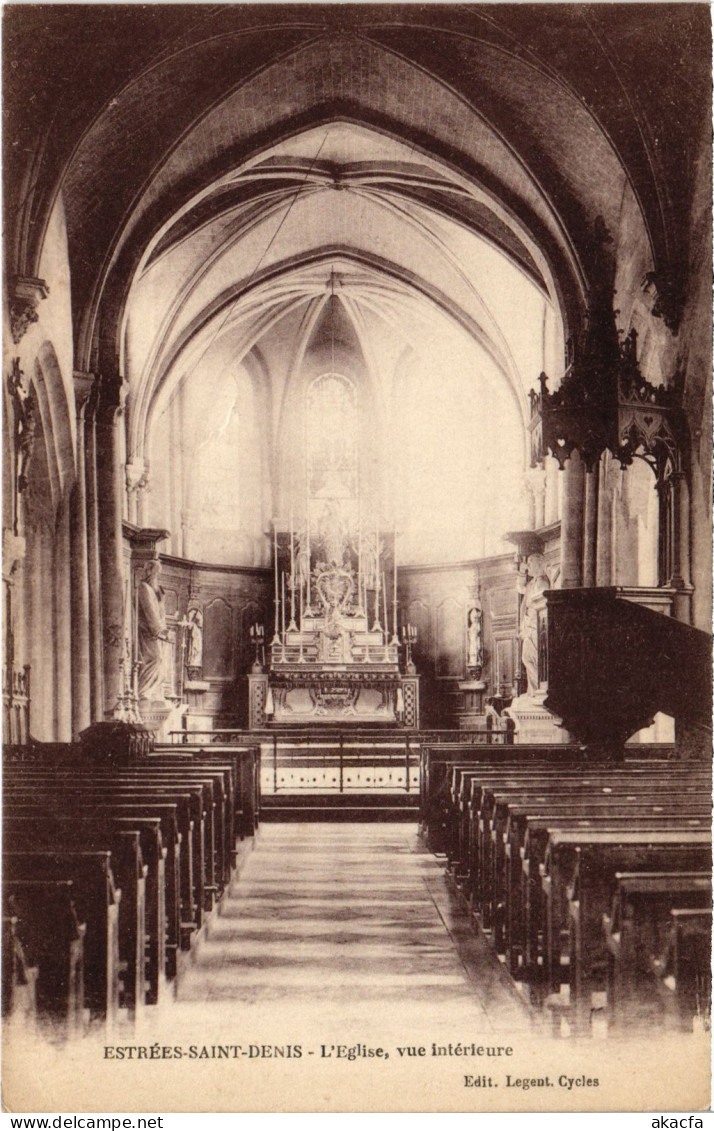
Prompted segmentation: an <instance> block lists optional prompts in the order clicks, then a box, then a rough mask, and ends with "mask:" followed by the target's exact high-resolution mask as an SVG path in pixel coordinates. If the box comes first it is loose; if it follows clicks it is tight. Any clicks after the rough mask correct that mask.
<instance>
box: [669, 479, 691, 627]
mask: <svg viewBox="0 0 714 1131" xmlns="http://www.w3.org/2000/svg"><path fill="white" fill-rule="evenodd" d="M689 521H690V519H689V484H688V482H687V477H686V475H685V474H684V472H683V471H676V472H675V473H674V474H673V475H672V527H673V529H672V558H673V567H674V571H673V576H672V579H671V582H670V584H671V585H672V588H673V589H674V590H675V594H674V600H673V603H672V612H673V614H674V616H675V617H676V618H677V620H681V621H684V622H685V623H686V624H691V619H692V581H691V577H690V553H691V548H690V529H689Z"/></svg>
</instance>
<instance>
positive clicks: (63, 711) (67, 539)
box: [54, 497, 72, 742]
mask: <svg viewBox="0 0 714 1131" xmlns="http://www.w3.org/2000/svg"><path fill="white" fill-rule="evenodd" d="M70 547H71V536H70V499H69V497H66V498H64V499H63V500H62V502H61V503H60V506H59V512H58V515H57V523H56V527H55V542H54V586H55V623H54V633H55V639H54V645H55V673H56V674H55V727H56V731H55V734H56V738H57V741H58V742H71V740H72V611H71V610H72V581H71V562H70Z"/></svg>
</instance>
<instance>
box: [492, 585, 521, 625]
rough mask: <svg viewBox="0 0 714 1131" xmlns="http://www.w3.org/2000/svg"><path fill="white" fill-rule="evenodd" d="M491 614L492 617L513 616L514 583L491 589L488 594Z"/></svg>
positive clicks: (514, 601)
mask: <svg viewBox="0 0 714 1131" xmlns="http://www.w3.org/2000/svg"><path fill="white" fill-rule="evenodd" d="M489 600H490V606H491V616H492V617H493V618H494V619H500V618H508V619H510V618H513V619H514V620H515V616H516V585H515V579H514V582H513V585H512V586H510V587H509V588H508V589H492V590H491V592H490V594H489Z"/></svg>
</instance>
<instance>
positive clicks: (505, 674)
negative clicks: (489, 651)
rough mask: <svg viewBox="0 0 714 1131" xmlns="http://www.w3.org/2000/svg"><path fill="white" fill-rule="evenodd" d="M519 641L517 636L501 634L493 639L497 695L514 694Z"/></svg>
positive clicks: (494, 675)
mask: <svg viewBox="0 0 714 1131" xmlns="http://www.w3.org/2000/svg"><path fill="white" fill-rule="evenodd" d="M517 645H518V641H517V639H516V637H515V636H513V635H511V634H510V633H509V634H508V635H499V636H496V637H494V641H493V651H494V657H493V665H492V670H493V691H494V694H496V695H512V694H513V693H514V688H515V676H516V662H517V653H516V649H517Z"/></svg>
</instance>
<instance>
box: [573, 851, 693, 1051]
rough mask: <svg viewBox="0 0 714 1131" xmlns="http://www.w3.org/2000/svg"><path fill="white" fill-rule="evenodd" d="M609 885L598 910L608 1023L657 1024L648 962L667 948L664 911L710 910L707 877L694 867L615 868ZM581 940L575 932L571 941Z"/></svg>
mask: <svg viewBox="0 0 714 1131" xmlns="http://www.w3.org/2000/svg"><path fill="white" fill-rule="evenodd" d="M615 885H616V886H615V893H614V896H613V900H612V909H611V911H610V913H609V914H605V915H604V916H603V929H604V932H605V942H606V945H607V949H608V964H607V1001H608V1022H609V1027H610V1028H611V1029H614V1030H618V1029H626V1028H629V1027H640V1026H643V1025H649V1024H656V1025H658V1024H660V1023H661V1021H662V1016H661V1014H662V1007H661V1004H660V1003H659V1001H658V1000H657V995H656V993H655V984H654V983H655V974H654V970H653V963H654V962H656V961H657V960H658V959H659V958H660V957H661V955H662V954H663V953H664V952H665V951H666V950H667V947H668V942H669V940H668V938H667V935H668V929H670V928H671V922H672V920H671V914H670V913H671V911H672V910H673V908H677V909H685V908H686V909H698V910H702V909H704V910H707V909H709V910H710V909H711V880H710V878H709V876H707V875H706V874H703V873H698V872H665V873H662V872H654V873H642V872H635V873H628V872H624V873H623V872H618V873H616V875H615ZM582 944H583V940H582V938H580V939H578V940H577V942H576V944H575V945H576V946H577V947H582Z"/></svg>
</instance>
